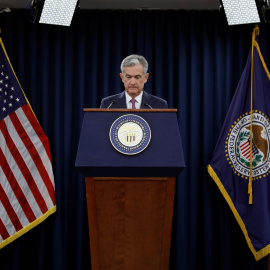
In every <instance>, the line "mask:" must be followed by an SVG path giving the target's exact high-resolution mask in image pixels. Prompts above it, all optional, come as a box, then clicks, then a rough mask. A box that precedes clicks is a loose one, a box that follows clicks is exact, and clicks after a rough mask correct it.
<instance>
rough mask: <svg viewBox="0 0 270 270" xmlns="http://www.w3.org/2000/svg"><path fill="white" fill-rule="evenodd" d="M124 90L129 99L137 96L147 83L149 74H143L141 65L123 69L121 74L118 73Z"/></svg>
mask: <svg viewBox="0 0 270 270" xmlns="http://www.w3.org/2000/svg"><path fill="white" fill-rule="evenodd" d="M120 77H121V79H122V82H123V83H124V86H125V90H126V91H127V93H128V94H129V95H130V96H131V97H133V98H134V97H136V96H138V95H139V94H140V93H141V92H142V90H143V87H144V84H145V83H146V82H147V79H148V77H149V73H147V74H144V73H143V66H142V65H141V64H138V65H135V66H131V67H124V70H123V73H120Z"/></svg>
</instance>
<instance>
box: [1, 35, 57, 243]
mask: <svg viewBox="0 0 270 270" xmlns="http://www.w3.org/2000/svg"><path fill="white" fill-rule="evenodd" d="M0 43H1V46H0V47H1V48H0V248H3V247H4V246H6V245H7V244H8V243H10V242H12V241H13V240H15V239H16V238H18V237H19V236H21V235H23V234H24V233H26V232H28V231H29V230H30V229H31V228H33V227H34V226H36V225H37V224H39V223H41V222H42V221H43V220H44V219H46V218H47V217H48V216H49V215H50V214H52V213H54V212H55V211H56V204H55V186H54V176H53V170H52V161H51V154H50V148H49V142H48V138H47V137H46V135H45V134H44V132H43V130H42V128H41V126H40V125H39V123H38V121H37V119H36V117H35V115H34V113H33V111H32V109H31V107H30V105H29V103H28V101H27V99H26V97H25V95H24V92H23V90H22V88H21V86H20V84H19V82H18V79H17V77H16V75H15V73H14V70H13V68H12V66H11V64H10V61H9V58H8V56H7V53H6V51H5V48H4V45H3V42H2V40H1V38H0Z"/></svg>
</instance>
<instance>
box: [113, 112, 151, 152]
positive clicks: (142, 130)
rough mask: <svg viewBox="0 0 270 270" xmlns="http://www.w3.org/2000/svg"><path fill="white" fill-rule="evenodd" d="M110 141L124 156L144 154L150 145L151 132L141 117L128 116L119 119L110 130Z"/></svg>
mask: <svg viewBox="0 0 270 270" xmlns="http://www.w3.org/2000/svg"><path fill="white" fill-rule="evenodd" d="M109 136H110V141H111V144H112V145H113V147H114V148H115V149H116V150H117V151H119V152H120V153H122V154H125V155H135V154H138V153H140V152H142V151H143V150H144V149H145V148H146V147H147V146H148V144H149V143H150V140H151V130H150V127H149V125H148V123H147V122H146V121H145V120H144V119H143V118H142V117H140V116H138V115H135V114H126V115H122V116H120V117H119V118H117V119H116V120H115V121H114V122H113V124H112V126H111V128H110V133H109Z"/></svg>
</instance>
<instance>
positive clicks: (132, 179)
mask: <svg viewBox="0 0 270 270" xmlns="http://www.w3.org/2000/svg"><path fill="white" fill-rule="evenodd" d="M176 112H177V109H151V110H150V109H137V110H130V109H84V119H83V123H82V130H81V136H80V141H79V146H78V153H77V157H76V164H75V166H76V167H77V169H78V170H79V171H80V172H81V173H83V175H84V176H85V183H86V197H87V210H88V223H89V236H90V251H91V264H92V270H105V269H106V270H116V269H123V270H126V269H128V270H130V269H132V270H165V269H166V270H168V269H169V258H170V245H171V230H172V217H173V204H174V190H175V178H176V176H177V175H178V174H179V173H180V171H181V170H182V169H183V168H184V167H185V163H184V158H183V151H182V144H181V137H180V132H179V127H178V121H177V116H176ZM131 116H134V117H135V118H136V117H139V118H142V119H143V121H146V123H147V124H148V126H149V128H150V130H151V139H150V142H149V144H148V145H147V146H146V148H145V149H144V150H142V151H141V152H139V153H137V154H123V153H122V152H121V151H119V149H117V148H115V147H114V146H113V142H112V139H111V138H110V137H109V134H110V132H111V130H112V127H113V124H114V123H115V122H116V120H117V119H119V118H121V117H131Z"/></svg>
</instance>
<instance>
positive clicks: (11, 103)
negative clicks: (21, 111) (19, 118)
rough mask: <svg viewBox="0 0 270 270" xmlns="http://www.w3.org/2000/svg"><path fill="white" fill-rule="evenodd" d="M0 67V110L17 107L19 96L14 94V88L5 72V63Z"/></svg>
mask: <svg viewBox="0 0 270 270" xmlns="http://www.w3.org/2000/svg"><path fill="white" fill-rule="evenodd" d="M0 69H1V72H0V110H2V111H3V112H6V111H7V110H8V108H14V107H15V108H16V107H18V103H19V101H20V98H19V97H17V96H16V92H15V91H14V90H15V88H14V86H13V85H12V82H11V81H10V79H9V76H8V75H7V74H6V73H5V65H1V68H0Z"/></svg>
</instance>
